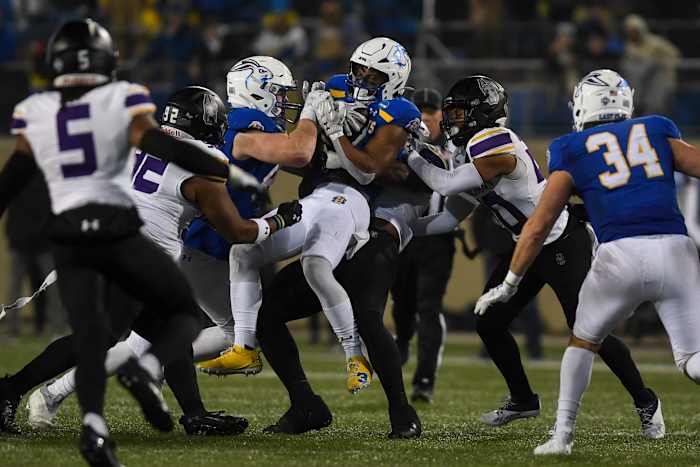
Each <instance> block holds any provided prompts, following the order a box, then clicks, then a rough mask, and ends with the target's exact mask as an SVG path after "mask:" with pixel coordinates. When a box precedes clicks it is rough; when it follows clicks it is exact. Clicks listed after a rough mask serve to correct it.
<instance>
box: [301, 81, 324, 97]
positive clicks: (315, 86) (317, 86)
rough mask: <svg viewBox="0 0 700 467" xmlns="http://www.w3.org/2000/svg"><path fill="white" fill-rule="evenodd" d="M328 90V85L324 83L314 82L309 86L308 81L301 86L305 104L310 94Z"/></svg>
mask: <svg viewBox="0 0 700 467" xmlns="http://www.w3.org/2000/svg"><path fill="white" fill-rule="evenodd" d="M325 90H326V83H324V82H323V81H314V82H313V83H311V84H309V82H308V81H304V83H303V84H302V85H301V98H302V99H304V102H306V99H307V98H308V97H309V93H311V92H313V91H325Z"/></svg>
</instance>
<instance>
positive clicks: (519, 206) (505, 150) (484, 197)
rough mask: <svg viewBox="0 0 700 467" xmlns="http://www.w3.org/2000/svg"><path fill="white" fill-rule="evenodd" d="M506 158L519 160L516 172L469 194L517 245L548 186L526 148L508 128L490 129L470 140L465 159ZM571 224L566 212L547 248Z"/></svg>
mask: <svg viewBox="0 0 700 467" xmlns="http://www.w3.org/2000/svg"><path fill="white" fill-rule="evenodd" d="M506 154H510V155H513V156H515V158H516V159H517V165H516V167H515V170H514V171H513V172H512V173H510V174H508V175H502V176H501V177H499V178H498V179H497V180H495V181H494V182H493V183H491V184H490V186H487V187H483V188H482V189H480V190H478V191H476V190H475V191H471V192H468V193H467V194H468V195H470V196H471V197H472V198H474V199H475V200H476V201H478V202H481V204H483V205H484V206H486V207H487V208H488V209H489V210H490V211H491V213H492V215H493V217H494V218H495V219H496V221H498V223H499V224H501V225H502V226H503V227H504V228H506V229H507V230H509V231H510V233H511V234H512V235H513V239H514V240H515V241H517V240H518V236H519V235H520V231H521V230H522V228H523V226H524V225H525V222H527V219H528V217H530V216H531V215H532V213H533V212H534V210H535V207H536V206H537V203H538V202H539V201H540V196H542V191H543V190H544V187H545V186H546V184H547V181H546V180H545V178H544V177H543V176H542V173H541V172H540V168H539V167H538V165H537V162H535V159H534V158H533V157H532V155H531V154H530V151H529V150H528V148H527V145H525V142H523V140H521V139H520V138H519V137H518V135H517V134H515V132H513V131H512V130H510V129H508V128H504V127H494V128H487V129H484V130H481V131H480V132H478V133H477V134H475V135H474V136H473V137H472V138H471V139H470V140H469V143H467V146H466V154H465V155H466V156H467V157H468V158H469V160H471V161H474V160H476V159H479V158H481V157H489V156H495V157H498V156H499V155H506ZM455 161H456V162H457V163H459V162H462V163H464V162H466V161H465V159H464V158H463V157H459V155H458V154H457V155H456V156H455ZM568 221H569V212H568V211H567V210H566V209H565V210H564V211H562V213H561V215H560V216H559V219H557V221H556V222H555V224H554V227H552V230H551V231H550V232H549V235H548V236H547V239H546V240H545V245H546V244H549V243H551V242H553V241H555V240H556V239H558V238H559V236H560V235H561V234H562V232H564V229H565V228H566V224H567V222H568Z"/></svg>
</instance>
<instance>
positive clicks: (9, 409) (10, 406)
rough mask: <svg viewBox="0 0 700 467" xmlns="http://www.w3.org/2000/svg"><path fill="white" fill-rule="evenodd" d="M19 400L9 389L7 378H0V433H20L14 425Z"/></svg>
mask: <svg viewBox="0 0 700 467" xmlns="http://www.w3.org/2000/svg"><path fill="white" fill-rule="evenodd" d="M20 399H21V397H19V396H17V395H16V394H15V393H14V391H13V390H12V388H10V383H9V376H5V377H4V378H0V433H2V432H5V433H14V434H18V433H20V429H19V426H18V425H17V423H15V417H16V416H17V407H18V406H19V401H20Z"/></svg>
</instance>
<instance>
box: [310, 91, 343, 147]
mask: <svg viewBox="0 0 700 467" xmlns="http://www.w3.org/2000/svg"><path fill="white" fill-rule="evenodd" d="M322 92H324V93H325V96H324V97H322V98H321V97H319V98H318V101H316V104H315V105H314V110H315V111H316V120H317V121H318V125H319V126H320V127H321V130H323V132H324V133H325V134H326V136H328V138H329V139H330V140H331V141H335V140H337V139H338V138H340V137H341V136H343V123H344V121H345V112H341V111H340V110H339V109H338V105H337V104H336V102H335V101H334V100H333V98H332V97H331V95H330V93H328V92H326V91H322Z"/></svg>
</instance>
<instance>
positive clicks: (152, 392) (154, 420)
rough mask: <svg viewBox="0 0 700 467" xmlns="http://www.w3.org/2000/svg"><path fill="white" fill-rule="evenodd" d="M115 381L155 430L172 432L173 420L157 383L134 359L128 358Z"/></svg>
mask: <svg viewBox="0 0 700 467" xmlns="http://www.w3.org/2000/svg"><path fill="white" fill-rule="evenodd" d="M117 379H118V381H119V383H120V384H121V385H122V386H124V388H125V389H126V390H127V391H129V392H130V393H131V395H132V396H134V399H136V401H137V402H138V403H139V405H140V406H141V410H142V411H143V416H144V418H145V419H146V421H148V423H150V424H151V425H152V426H153V427H154V428H155V429H157V430H159V431H163V432H168V431H172V430H173V428H174V426H175V425H174V424H173V419H172V417H171V416H170V410H169V409H168V405H167V404H166V403H165V400H164V399H163V394H161V392H160V388H159V387H158V382H157V381H156V380H155V379H153V377H152V376H151V374H150V373H149V372H148V371H146V369H145V368H143V367H142V366H141V365H140V364H139V362H138V361H137V360H136V359H135V358H130V359H129V360H128V361H127V362H126V363H124V364H123V365H122V366H121V367H119V370H118V371H117Z"/></svg>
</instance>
